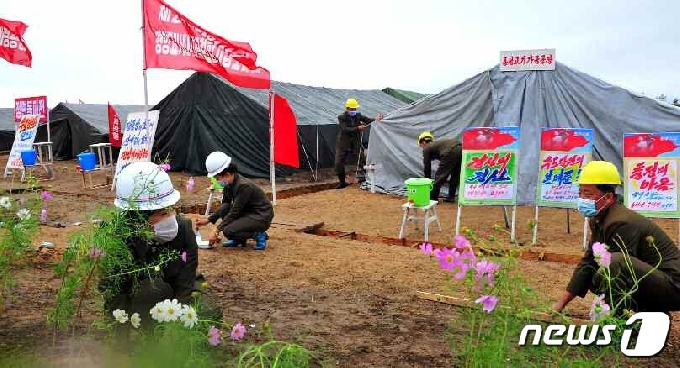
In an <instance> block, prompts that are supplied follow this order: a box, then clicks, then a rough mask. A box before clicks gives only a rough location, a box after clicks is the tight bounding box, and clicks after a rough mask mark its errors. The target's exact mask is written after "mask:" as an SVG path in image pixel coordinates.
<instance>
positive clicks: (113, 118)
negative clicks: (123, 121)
mask: <svg viewBox="0 0 680 368" xmlns="http://www.w3.org/2000/svg"><path fill="white" fill-rule="evenodd" d="M108 106H109V142H110V143H111V146H112V147H120V146H121V145H122V143H123V132H122V130H121V129H120V118H119V117H118V113H117V112H116V110H115V109H114V108H113V106H111V104H108Z"/></svg>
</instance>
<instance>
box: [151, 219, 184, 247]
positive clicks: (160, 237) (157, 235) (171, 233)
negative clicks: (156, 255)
mask: <svg viewBox="0 0 680 368" xmlns="http://www.w3.org/2000/svg"><path fill="white" fill-rule="evenodd" d="M178 232H179V225H178V224H177V218H176V217H175V215H172V216H168V217H166V218H164V219H162V220H160V221H158V222H157V223H155V224H154V225H153V233H154V239H156V240H157V241H159V242H161V243H167V242H169V241H170V240H172V239H175V237H176V236H177V233H178Z"/></svg>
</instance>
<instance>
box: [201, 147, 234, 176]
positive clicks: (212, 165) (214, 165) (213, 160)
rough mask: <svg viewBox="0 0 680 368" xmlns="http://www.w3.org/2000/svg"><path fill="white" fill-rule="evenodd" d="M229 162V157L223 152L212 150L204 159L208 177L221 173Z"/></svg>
mask: <svg viewBox="0 0 680 368" xmlns="http://www.w3.org/2000/svg"><path fill="white" fill-rule="evenodd" d="M230 163H231V157H229V156H227V154H226V153H224V152H212V153H211V154H209V155H208V158H206V159H205V168H206V169H208V177H209V178H212V177H213V176H215V175H217V174H219V173H221V172H222V171H223V170H224V169H226V168H227V166H229V164H230Z"/></svg>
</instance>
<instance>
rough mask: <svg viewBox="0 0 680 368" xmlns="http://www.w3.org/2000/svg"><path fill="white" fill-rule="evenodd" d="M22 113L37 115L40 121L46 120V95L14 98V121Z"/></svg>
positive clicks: (17, 119) (19, 118)
mask: <svg viewBox="0 0 680 368" xmlns="http://www.w3.org/2000/svg"><path fill="white" fill-rule="evenodd" d="M24 115H39V116H40V122H41V123H46V122H47V96H38V97H25V98H17V99H15V100H14V122H16V123H18V122H20V121H21V117H22V116H24Z"/></svg>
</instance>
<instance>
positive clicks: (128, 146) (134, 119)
mask: <svg viewBox="0 0 680 368" xmlns="http://www.w3.org/2000/svg"><path fill="white" fill-rule="evenodd" d="M145 115H146V113H144V112H134V113H130V114H128V116H127V121H126V123H125V128H124V129H123V142H122V144H121V148H120V154H119V155H118V163H116V175H115V177H117V176H118V173H120V171H121V170H123V169H124V168H125V167H126V166H127V165H129V164H131V163H133V162H137V161H147V162H148V161H151V150H152V149H153V142H154V135H155V134H156V128H157V126H158V115H159V113H158V110H152V111H149V115H148V119H145ZM115 177H114V178H115ZM114 180H115V179H114Z"/></svg>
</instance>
